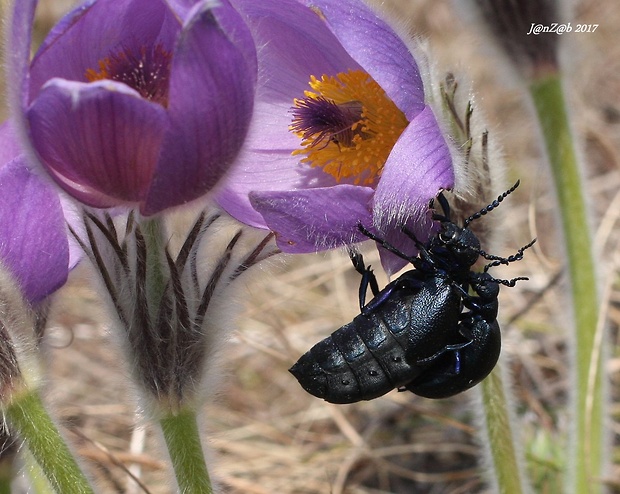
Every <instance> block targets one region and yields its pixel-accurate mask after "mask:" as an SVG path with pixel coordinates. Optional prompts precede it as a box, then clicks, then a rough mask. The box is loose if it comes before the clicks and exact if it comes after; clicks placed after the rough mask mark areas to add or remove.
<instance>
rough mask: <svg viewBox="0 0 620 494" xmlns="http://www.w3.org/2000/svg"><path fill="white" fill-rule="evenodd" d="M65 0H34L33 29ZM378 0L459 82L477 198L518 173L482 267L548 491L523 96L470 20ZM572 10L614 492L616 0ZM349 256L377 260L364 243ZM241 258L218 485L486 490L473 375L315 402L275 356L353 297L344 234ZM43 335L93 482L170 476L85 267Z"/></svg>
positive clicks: (558, 276) (339, 316) (215, 428)
mask: <svg viewBox="0 0 620 494" xmlns="http://www.w3.org/2000/svg"><path fill="white" fill-rule="evenodd" d="M74 3H75V2H72V1H69V0H42V1H41V3H40V7H39V9H38V11H37V24H36V29H37V37H38V40H41V39H43V37H44V35H45V33H46V32H47V31H48V30H49V29H50V28H51V26H52V25H53V24H54V23H55V22H56V21H57V20H58V18H59V17H60V16H61V15H62V14H63V13H64V12H66V11H67V10H68V9H69V8H70V7H71V5H72V4H74ZM381 6H382V8H385V9H386V10H387V11H389V12H391V15H393V16H395V18H397V19H399V21H400V22H406V23H407V26H409V29H410V32H411V34H412V35H413V36H416V37H421V38H424V39H426V40H427V44H428V47H429V49H430V52H431V53H432V55H433V59H432V60H433V64H434V65H435V67H436V70H437V71H438V73H440V74H441V73H447V72H453V73H454V74H456V77H457V79H458V80H459V82H461V83H462V86H463V87H465V88H467V87H468V86H470V87H471V88H472V89H473V92H474V99H473V102H474V107H475V112H476V118H478V119H482V122H485V123H484V127H486V128H487V129H488V130H489V133H490V139H491V140H492V141H493V143H494V144H496V145H497V144H499V145H500V146H501V147H502V148H503V150H504V154H505V157H506V160H507V163H508V170H507V172H506V174H505V182H504V183H500V184H498V185H497V190H495V191H493V194H492V196H491V197H489V199H492V198H493V196H496V195H497V194H499V193H500V192H502V191H503V190H504V188H505V186H507V185H510V184H512V183H513V182H514V181H515V180H516V179H517V178H519V179H521V184H522V185H521V187H520V188H519V189H518V190H517V191H516V192H515V193H514V194H513V195H511V197H510V198H509V200H507V201H506V202H505V203H504V204H505V206H503V208H504V211H503V213H504V215H505V216H504V217H503V218H504V221H503V222H502V224H501V225H500V226H499V228H500V230H499V231H498V232H496V233H497V235H498V237H499V239H500V240H501V242H500V243H499V247H498V251H497V250H496V249H493V253H494V254H498V255H510V254H512V253H514V252H515V251H516V249H517V248H518V247H520V246H521V245H523V244H525V243H527V242H528V241H529V240H530V239H531V238H533V237H537V238H538V243H537V244H536V245H535V247H534V248H533V249H531V250H529V251H528V252H527V254H526V256H525V259H524V260H523V261H522V262H519V263H517V264H512V265H510V266H509V267H501V268H498V270H497V271H495V273H497V276H499V277H502V278H512V277H515V276H528V277H529V278H530V281H529V282H524V283H519V284H517V286H516V287H515V288H507V289H503V290H502V293H501V296H500V304H501V309H500V316H499V321H500V325H501V327H502V335H503V351H502V352H503V353H502V358H503V359H504V360H505V362H506V364H507V365H506V367H507V369H508V371H509V374H510V376H511V380H512V383H513V384H514V399H515V410H516V411H517V417H516V418H515V420H516V421H517V422H518V424H515V425H516V427H515V428H516V430H517V431H518V432H519V434H520V435H521V438H522V440H523V444H524V449H525V457H526V461H527V466H528V472H529V476H530V478H532V479H533V482H534V484H535V488H536V491H537V492H548V493H554V492H559V491H558V490H557V485H558V484H557V483H556V482H557V478H558V475H559V468H560V465H561V464H562V461H563V455H564V451H563V450H562V445H563V444H564V438H565V436H566V434H567V432H568V431H569V430H570V427H571V424H570V419H569V417H567V415H566V412H565V404H566V400H567V390H568V389H570V387H571V382H570V374H569V369H568V368H567V360H566V340H567V337H568V330H569V328H570V325H571V321H570V315H569V314H570V311H569V308H568V307H567V304H568V302H567V299H566V288H565V282H566V280H565V277H564V275H563V273H564V271H565V269H564V268H565V266H563V257H562V252H561V250H560V249H559V248H558V242H557V230H556V219H555V214H554V211H553V204H554V199H553V195H552V192H551V191H550V190H549V187H550V180H549V177H548V173H547V170H546V165H545V161H544V157H543V153H542V150H541V143H540V142H539V139H538V137H537V132H538V130H537V127H536V123H535V120H534V117H533V110H532V108H531V107H530V105H529V103H528V100H527V98H526V95H525V93H524V92H523V91H522V89H521V88H520V87H519V84H518V83H517V82H515V81H514V78H513V74H512V73H511V72H510V71H509V70H507V69H506V68H505V67H504V66H503V65H502V62H501V61H500V59H499V58H497V56H496V54H495V53H494V51H493V50H492V49H490V48H489V46H488V42H487V40H486V39H485V38H484V37H483V35H482V33H481V32H480V29H478V28H476V27H475V26H474V25H472V24H469V23H466V22H465V20H464V17H465V16H463V15H462V10H455V8H454V6H453V4H452V3H451V2H449V1H447V0H386V1H384V2H382V3H381ZM3 17H4V16H3ZM574 22H578V23H591V24H599V28H598V29H597V30H596V31H595V32H594V33H567V34H564V35H563V38H562V42H563V44H564V47H563V56H564V60H563V62H564V66H565V68H566V91H567V98H568V100H569V101H570V108H571V112H572V122H573V125H574V132H575V135H576V136H577V138H578V142H579V145H580V146H581V152H582V155H583V156H584V157H585V162H586V163H587V169H586V170H585V175H586V177H587V190H588V192H589V196H590V212H591V220H592V227H593V230H594V232H595V242H596V245H595V252H596V259H597V264H598V266H599V271H600V274H601V280H602V285H601V308H602V310H603V316H604V317H605V318H606V321H607V329H608V332H607V333H606V335H605V339H604V343H605V345H604V346H606V347H608V348H609V349H610V350H609V352H610V357H611V358H610V360H609V365H608V366H607V368H606V372H607V378H608V380H609V383H610V387H611V395H612V400H613V401H612V403H611V406H610V409H609V411H610V416H609V417H608V424H609V427H608V430H609V434H608V436H609V438H610V440H611V439H612V438H613V441H614V445H613V446H614V447H613V449H611V450H610V451H609V454H610V463H614V465H613V466H612V467H611V468H610V469H609V471H608V473H607V476H606V477H605V479H603V480H604V481H605V482H607V483H608V484H609V486H610V489H611V490H613V491H617V492H620V468H618V465H617V464H618V462H614V461H613V460H614V459H615V458H617V457H618V453H619V451H618V449H617V446H618V444H617V443H618V433H619V432H620V425H619V423H618V420H619V416H620V406H619V404H618V398H619V396H618V384H619V382H620V358H618V351H617V348H618V345H617V340H618V325H619V323H620V283H619V282H618V261H619V259H618V252H619V249H618V242H619V240H620V236H619V231H620V228H619V224H618V216H620V156H619V153H620V98H619V95H620V42H619V41H620V35H619V33H620V5H618V3H617V2H616V1H615V0H599V1H595V0H584V1H581V2H575V4H574ZM479 121H480V120H479ZM491 166H493V163H491ZM484 205H485V204H480V206H484ZM472 212H473V211H472ZM484 247H485V246H484V245H483V248H484ZM366 257H367V261H368V262H370V263H371V264H373V265H374V266H375V267H377V268H378V266H379V263H378V258H377V256H376V254H375V253H374V251H373V249H371V248H370V246H368V248H367V254H366ZM256 271H258V272H260V274H259V276H252V275H249V276H246V277H243V278H241V279H240V280H239V281H238V282H237V283H236V284H237V290H236V293H235V296H236V300H235V302H236V304H237V310H236V312H238V317H237V318H236V323H233V322H232V319H231V327H230V328H229V330H230V338H229V342H228V344H227V345H226V346H225V348H224V349H223V353H222V355H221V366H222V372H223V377H222V379H221V383H220V385H219V386H218V388H217V389H218V391H217V394H216V396H215V397H214V398H213V401H212V402H211V403H210V404H208V405H207V407H206V416H205V417H206V420H205V437H206V443H205V444H206V445H207V447H208V448H209V449H210V450H211V452H212V459H211V470H212V475H213V477H214V478H215V479H217V481H218V482H219V483H220V485H221V487H222V492H226V493H231V494H233V493H234V494H236V493H248V494H268V493H275V492H277V493H283V494H288V493H290V494H295V493H300V494H324V493H333V494H340V493H348V494H362V493H364V494H379V493H381V494H384V493H385V494H387V493H412V492H416V493H429V494H431V493H433V494H434V493H451V494H457V493H478V492H490V491H489V490H488V489H486V488H485V485H484V481H483V479H484V476H483V475H482V474H481V471H482V469H483V468H484V465H483V463H484V459H483V458H484V457H483V455H482V453H481V448H480V445H479V444H478V443H477V440H476V425H475V417H476V414H477V413H478V411H477V405H476V399H475V395H476V393H475V391H473V390H472V391H469V392H467V393H464V394H462V395H459V396H456V397H454V398H450V399H445V400H438V401H433V400H427V399H424V398H420V397H417V396H414V395H413V394H411V393H397V392H392V393H389V394H388V395H386V396H384V397H382V398H379V399H376V400H373V401H371V402H364V403H357V404H353V405H331V404H328V403H325V402H323V401H322V400H319V399H316V398H314V397H312V396H310V395H308V394H307V393H305V392H304V391H303V390H302V388H301V387H300V386H299V385H298V383H297V381H296V380H295V379H294V378H293V377H292V376H291V375H290V374H289V373H288V372H287V369H288V368H289V367H290V366H291V365H292V364H293V363H294V362H295V361H296V360H297V359H298V358H299V356H300V355H301V354H302V353H304V352H305V351H307V350H308V349H309V348H310V347H311V346H312V345H314V344H315V343H316V342H318V341H319V340H321V339H323V338H324V337H326V336H327V335H328V334H330V333H331V332H332V331H334V330H335V329H337V328H338V327H340V326H341V325H343V324H344V323H346V322H349V321H350V320H351V319H352V318H353V317H354V316H355V315H356V314H357V313H358V312H359V310H358V302H357V290H358V286H359V275H358V274H357V273H356V272H355V271H354V270H353V269H352V267H351V264H350V262H349V259H348V257H347V255H346V253H345V252H343V251H334V252H328V253H323V254H317V255H307V256H295V257H292V256H288V257H287V256H277V257H276V258H274V259H272V260H269V261H267V262H266V263H264V264H263V265H261V266H259V267H258V269H256ZM500 273H501V274H500ZM379 278H380V282H381V283H384V282H385V281H386V280H385V277H384V276H383V277H381V276H379ZM45 345H46V351H47V355H48V365H49V377H48V394H47V400H48V402H49V403H50V404H51V406H52V408H53V409H54V411H55V414H56V416H57V417H58V419H59V421H60V422H61V423H62V424H63V426H64V428H65V430H66V435H67V437H68V438H69V440H70V441H71V442H72V443H73V444H74V445H75V448H76V449H77V451H78V453H79V456H80V457H82V458H83V459H84V464H85V467H86V468H87V469H88V470H89V471H90V473H91V474H92V475H93V477H95V478H96V479H97V482H98V486H99V491H100V492H103V493H128V494H135V493H141V492H150V493H153V494H159V493H161V494H164V493H169V492H171V488H170V486H169V485H168V484H167V481H166V479H167V477H168V473H169V472H168V468H167V466H166V460H165V457H164V456H163V455H164V453H163V452H162V451H161V449H160V448H159V447H158V441H159V438H158V437H156V436H155V435H154V434H153V431H152V430H151V429H150V428H149V427H148V426H144V421H143V419H142V418H141V417H140V415H139V413H138V412H137V409H138V406H137V403H136V401H135V399H134V398H133V397H132V392H131V389H130V388H129V387H128V384H127V379H126V374H127V373H126V370H125V369H124V368H123V366H122V365H121V364H120V359H119V354H118V350H117V348H116V346H115V342H114V339H113V338H112V337H111V336H110V334H109V332H108V327H107V321H106V317H105V315H104V313H103V312H102V310H101V303H100V301H99V299H98V294H97V293H95V291H94V289H93V288H92V284H91V274H90V273H89V269H88V267H86V266H81V267H79V268H78V269H77V270H76V271H75V272H74V273H73V275H72V277H71V280H70V283H69V284H68V285H67V286H66V287H64V288H63V289H62V290H61V291H60V292H59V293H58V294H57V295H56V297H55V300H54V306H53V309H52V315H51V317H50V322H49V327H48V338H47V341H46V343H45ZM143 426H144V427H143ZM134 478H138V479H139V481H140V483H142V485H140V483H138V482H136V481H135V480H133V479H134Z"/></svg>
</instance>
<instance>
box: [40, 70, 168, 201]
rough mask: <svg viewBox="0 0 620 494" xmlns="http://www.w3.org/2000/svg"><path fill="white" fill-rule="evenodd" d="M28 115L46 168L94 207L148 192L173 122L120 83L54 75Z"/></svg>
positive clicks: (68, 190) (154, 104) (77, 196)
mask: <svg viewBox="0 0 620 494" xmlns="http://www.w3.org/2000/svg"><path fill="white" fill-rule="evenodd" d="M28 119H29V122H30V126H31V133H32V139H33V142H34V145H35V147H36V149H37V151H38V153H39V155H40V157H41V158H42V161H43V163H44V165H45V167H46V168H47V170H48V172H49V173H50V174H51V175H52V176H53V178H54V179H55V180H56V181H57V182H58V184H59V185H60V186H61V187H62V188H63V189H65V190H66V191H67V192H68V193H69V194H71V195H72V196H73V197H75V198H76V199H78V200H80V201H82V202H84V203H86V204H88V205H91V206H95V207H109V206H112V205H118V204H123V203H128V202H139V201H141V200H142V199H143V198H144V197H145V195H146V191H147V190H148V187H149V186H150V183H151V179H152V174H153V170H154V167H155V164H156V163H157V159H158V156H159V152H160V148H161V143H162V139H163V135H164V132H165V131H166V129H167V126H168V119H167V115H166V112H165V109H164V108H163V107H161V106H160V105H158V104H156V103H150V102H148V101H146V100H144V99H142V98H140V96H139V95H138V94H137V93H136V92H135V91H134V90H132V89H129V88H128V87H127V86H125V85H124V84H121V83H116V82H113V81H101V82H97V83H90V84H84V83H79V82H69V81H64V80H62V79H53V80H52V81H50V82H49V83H48V84H47V85H46V86H45V87H44V88H43V90H42V91H41V93H40V95H39V97H38V98H37V99H36V100H35V101H34V103H33V105H32V106H31V108H30V109H29V110H28Z"/></svg>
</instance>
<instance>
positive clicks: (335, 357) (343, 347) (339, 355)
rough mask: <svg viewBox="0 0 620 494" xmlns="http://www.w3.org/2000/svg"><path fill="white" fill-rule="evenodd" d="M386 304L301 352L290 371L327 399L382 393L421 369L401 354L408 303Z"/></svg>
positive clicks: (356, 398)
mask: <svg viewBox="0 0 620 494" xmlns="http://www.w3.org/2000/svg"><path fill="white" fill-rule="evenodd" d="M386 305H388V306H394V307H386V309H387V312H386V311H385V310H382V311H378V312H375V313H371V314H368V315H359V316H357V317H356V318H355V319H353V321H352V322H350V323H349V324H345V325H344V326H342V327H341V328H340V329H338V330H336V331H335V332H334V333H332V334H331V335H330V336H328V337H327V338H325V339H324V340H323V341H321V342H319V343H317V344H316V345H315V346H314V347H312V348H311V349H310V350H309V351H308V352H307V353H305V354H304V355H302V357H301V358H300V359H299V360H298V361H297V363H296V364H295V365H294V366H293V367H292V368H291V373H292V374H293V375H294V376H295V377H296V378H297V380H298V381H299V383H300V384H301V385H302V387H303V388H304V389H305V390H306V391H308V392H309V393H311V394H313V395H314V396H317V397H319V398H323V399H325V400H326V401H329V402H331V403H354V402H357V401H360V400H372V399H373V398H377V397H378V396H381V395H384V394H385V393H387V392H388V391H390V390H392V389H394V388H396V387H399V386H403V385H405V384H407V383H408V382H410V381H411V380H412V379H414V378H415V377H416V376H417V375H418V374H419V372H420V369H419V368H418V367H417V366H415V365H410V364H409V363H407V360H406V358H405V348H406V346H407V331H408V329H409V326H410V322H411V314H410V312H411V307H410V304H408V303H406V301H404V300H400V301H396V302H394V301H388V302H386ZM382 308H383V307H382ZM386 313H389V314H390V317H389V319H390V321H389V327H388V324H387V323H386V321H385V320H384V317H383V316H382V314H386Z"/></svg>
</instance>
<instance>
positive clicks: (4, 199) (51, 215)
mask: <svg viewBox="0 0 620 494" xmlns="http://www.w3.org/2000/svg"><path fill="white" fill-rule="evenodd" d="M15 142H16V139H15V136H14V133H13V129H12V127H11V126H10V124H8V123H5V124H3V125H2V126H0V239H1V241H0V263H1V264H2V265H3V266H4V267H5V268H6V269H8V270H9V272H10V273H11V274H12V276H13V277H14V279H15V281H16V282H17V283H18V285H19V286H20V289H21V291H22V293H23V295H24V296H25V297H26V299H27V300H28V301H29V302H30V303H31V304H32V305H36V304H37V303H39V302H41V301H42V300H43V299H44V298H45V297H46V296H48V295H49V294H51V293H52V292H54V291H55V290H57V289H58V288H60V287H61V286H62V285H63V284H64V283H65V282H66V281H67V275H68V273H69V269H70V268H72V267H73V266H75V264H76V263H77V260H78V259H79V256H80V254H79V250H78V249H77V248H73V249H70V244H69V241H68V237H67V227H66V223H65V214H64V210H63V205H62V203H61V201H60V199H59V196H58V194H57V193H56V188H55V186H54V185H53V184H51V183H49V182H48V180H47V179H46V178H45V177H41V176H39V175H38V174H37V173H36V172H34V171H32V170H31V169H30V167H29V166H28V160H27V159H26V157H25V156H24V154H23V153H22V152H21V151H20V149H19V148H18V147H16V146H15ZM67 213H69V211H67Z"/></svg>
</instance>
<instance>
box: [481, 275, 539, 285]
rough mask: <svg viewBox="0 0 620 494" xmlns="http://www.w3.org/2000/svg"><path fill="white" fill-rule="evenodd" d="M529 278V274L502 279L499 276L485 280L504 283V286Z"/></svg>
mask: <svg viewBox="0 0 620 494" xmlns="http://www.w3.org/2000/svg"><path fill="white" fill-rule="evenodd" d="M527 280H529V278H528V277H527V276H517V277H516V278H512V279H510V280H501V279H499V278H490V279H488V280H485V281H494V282H495V283H499V284H500V285H504V286H511V287H512V286H515V285H516V284H517V281H527Z"/></svg>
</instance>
